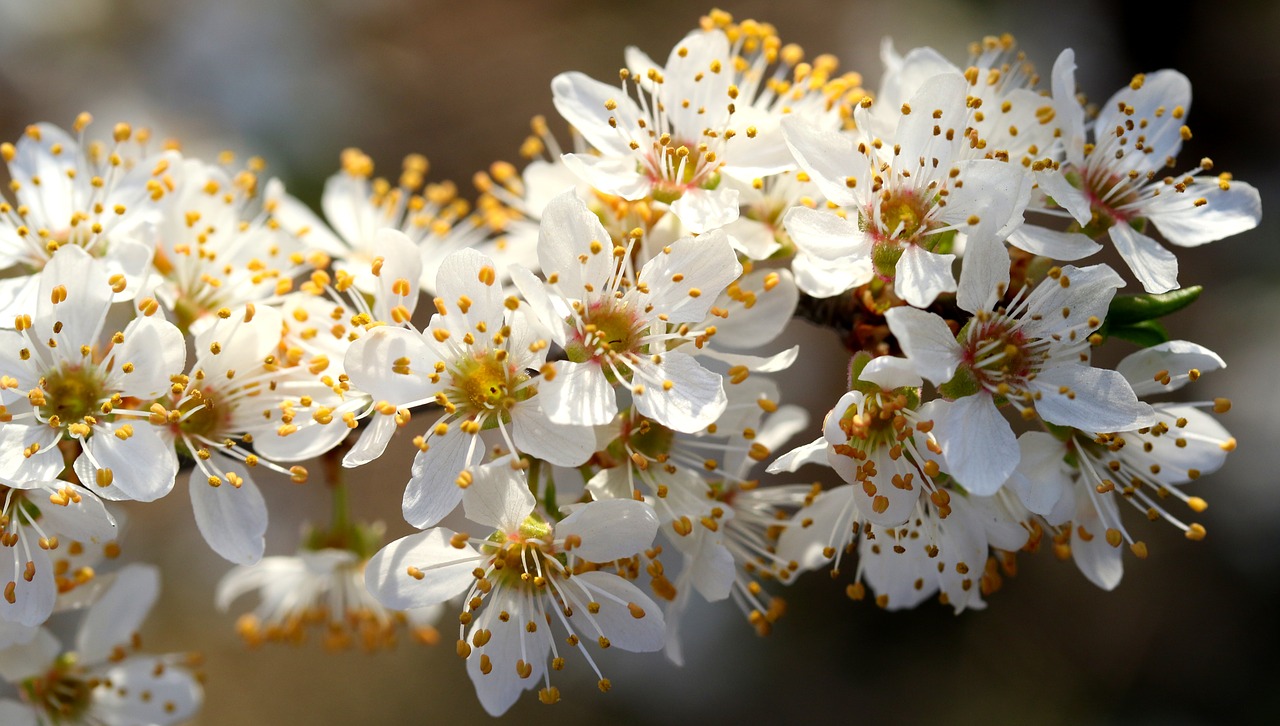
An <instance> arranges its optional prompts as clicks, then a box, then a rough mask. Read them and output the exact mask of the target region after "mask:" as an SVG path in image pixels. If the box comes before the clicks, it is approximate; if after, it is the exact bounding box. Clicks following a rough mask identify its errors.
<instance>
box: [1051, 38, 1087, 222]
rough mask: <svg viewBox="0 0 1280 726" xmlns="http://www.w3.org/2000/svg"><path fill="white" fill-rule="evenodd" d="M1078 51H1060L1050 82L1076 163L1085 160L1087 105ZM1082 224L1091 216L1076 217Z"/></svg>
mask: <svg viewBox="0 0 1280 726" xmlns="http://www.w3.org/2000/svg"><path fill="white" fill-rule="evenodd" d="M1075 73H1076V54H1075V51H1073V50H1072V49H1070V48H1067V49H1066V50H1064V51H1062V52H1061V53H1059V54H1058V57H1057V59H1056V60H1054V62H1053V71H1052V74H1051V78H1050V82H1051V85H1052V89H1053V105H1054V108H1055V109H1056V110H1057V114H1056V118H1057V121H1058V126H1059V127H1060V128H1061V129H1062V141H1063V144H1064V145H1065V146H1066V150H1067V159H1068V160H1070V161H1071V162H1072V163H1073V164H1076V165H1080V164H1083V163H1084V108H1083V107H1082V106H1081V105H1080V101H1079V100H1078V99H1077V97H1076V78H1075ZM1076 221H1078V222H1080V224H1088V223H1089V217H1088V216H1087V215H1086V216H1085V218H1084V219H1079V218H1077V220H1076Z"/></svg>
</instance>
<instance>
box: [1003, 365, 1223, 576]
mask: <svg viewBox="0 0 1280 726" xmlns="http://www.w3.org/2000/svg"><path fill="white" fill-rule="evenodd" d="M1225 366H1226V364H1225V363H1223V362H1222V359H1221V358H1219V357H1218V356H1217V355H1216V354H1215V353H1214V352H1213V351H1211V350H1209V349H1207V348H1205V347H1203V346H1200V345H1196V344H1195V343H1190V342H1187V341H1182V340H1174V341H1170V342H1168V343H1162V344H1160V345H1157V346H1153V347H1151V348H1147V349H1144V350H1140V351H1138V352H1136V353H1133V354H1131V355H1129V356H1128V357H1126V358H1125V359H1124V360H1123V361H1121V362H1120V365H1119V366H1118V367H1117V370H1118V371H1119V373H1120V374H1121V375H1123V376H1124V377H1125V378H1126V379H1127V380H1128V381H1129V382H1130V383H1131V384H1132V386H1133V390H1134V392H1135V393H1137V394H1139V395H1143V396H1150V395H1155V394H1161V393H1168V392H1171V391H1175V390H1178V389H1180V388H1182V387H1183V386H1184V385H1186V384H1187V383H1188V382H1190V381H1194V380H1196V379H1198V378H1199V377H1200V375H1201V374H1202V373H1207V372H1209V371H1213V370H1217V369H1219V368H1223V367H1225ZM1152 406H1153V408H1154V410H1155V420H1154V423H1153V424H1152V425H1150V426H1145V427H1142V428H1135V429H1130V430H1126V431H1120V432H1116V433H1106V432H1096V433H1095V432H1091V431H1085V432H1081V431H1076V432H1072V433H1071V435H1070V436H1069V438H1068V439H1067V440H1066V441H1062V440H1060V439H1058V438H1055V437H1052V436H1050V435H1048V434H1044V433H1038V432H1029V433H1026V434H1023V436H1022V437H1021V439H1020V440H1019V444H1020V445H1021V447H1022V450H1023V458H1024V462H1023V463H1022V464H1020V465H1019V467H1018V472H1017V473H1016V474H1015V476H1014V478H1013V480H1012V483H1013V484H1014V486H1015V488H1016V489H1017V491H1018V494H1019V497H1020V498H1021V499H1022V500H1023V501H1024V503H1026V504H1027V508H1028V509H1031V510H1032V511H1033V512H1036V513H1037V514H1040V515H1043V517H1044V519H1045V520H1046V521H1047V523H1048V524H1049V525H1050V527H1052V528H1053V529H1054V538H1055V543H1056V544H1057V545H1058V546H1059V547H1065V548H1069V549H1070V552H1071V556H1072V557H1073V559H1074V560H1075V562H1076V565H1077V566H1078V567H1079V568H1080V571H1081V572H1083V573H1084V574H1085V576H1086V577H1088V578H1089V580H1090V581H1091V582H1093V583H1094V584H1095V585H1097V586H1099V587H1101V588H1103V589H1107V590H1110V589H1112V588H1114V587H1115V586H1116V585H1118V584H1119V582H1120V577H1121V575H1122V573H1123V564H1122V562H1121V553H1122V552H1121V549H1120V546H1121V544H1123V543H1126V542H1127V543H1128V544H1129V548H1130V549H1131V550H1132V551H1133V552H1134V554H1135V555H1137V556H1138V557H1139V558H1143V557H1146V554H1147V547H1146V544H1145V543H1144V542H1142V541H1141V540H1137V539H1135V538H1134V537H1133V536H1132V535H1131V534H1130V532H1129V530H1128V529H1127V528H1126V527H1125V526H1124V523H1123V522H1122V521H1121V519H1120V512H1119V510H1118V502H1120V501H1124V502H1128V503H1129V504H1131V505H1133V506H1134V507H1135V508H1136V509H1138V510H1139V511H1140V512H1142V513H1143V515H1144V516H1146V517H1148V518H1150V519H1153V520H1157V519H1163V520H1165V521H1167V522H1169V523H1171V524H1173V525H1174V526H1175V527H1177V528H1178V529H1179V530H1181V531H1182V532H1183V534H1185V535H1186V537H1187V538H1188V539H1191V540H1200V539H1203V538H1204V536H1205V529H1204V527H1203V526H1202V525H1200V524H1197V523H1194V522H1192V523H1187V522H1184V521H1183V520H1182V519H1181V518H1179V517H1178V516H1176V515H1175V514H1173V513H1172V512H1170V511H1169V509H1168V508H1167V507H1166V505H1165V502H1166V501H1168V500H1171V499H1173V500H1178V501H1180V502H1182V503H1183V504H1185V505H1186V506H1187V507H1188V508H1189V509H1190V510H1191V511H1192V512H1195V513H1200V512H1203V511H1204V510H1205V509H1206V508H1207V507H1208V504H1207V503H1206V502H1205V501H1204V500H1203V499H1201V498H1200V497H1192V496H1188V495H1187V494H1185V493H1184V492H1183V491H1182V489H1181V487H1182V486H1183V485H1185V484H1188V483H1190V482H1192V481H1195V480H1197V479H1199V478H1200V477H1201V476H1202V475H1204V474H1209V473H1212V472H1213V471H1216V470H1217V469H1218V468H1219V467H1221V466H1222V464H1223V462H1224V461H1225V460H1226V457H1227V454H1228V453H1230V452H1231V451H1233V450H1235V448H1236V440H1235V439H1234V438H1233V437H1232V436H1231V435H1230V434H1229V433H1228V432H1227V430H1226V429H1225V428H1223V427H1222V425H1221V424H1219V423H1218V422H1217V421H1216V420H1215V419H1214V418H1213V417H1211V416H1209V415H1208V414H1207V413H1206V412H1205V411H1204V410H1202V409H1206V408H1212V409H1213V410H1214V411H1215V412H1217V413H1223V412H1225V411H1227V410H1228V409H1229V408H1230V402H1229V401H1227V400H1225V399H1215V400H1213V401H1202V402H1192V403H1155V404H1152ZM1068 462H1069V463H1068Z"/></svg>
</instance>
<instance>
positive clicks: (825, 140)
mask: <svg viewBox="0 0 1280 726" xmlns="http://www.w3.org/2000/svg"><path fill="white" fill-rule="evenodd" d="M782 135H783V138H784V139H785V140H786V142H787V146H788V147H789V148H790V149H791V153H792V154H794V155H795V157H796V161H798V162H799V163H800V166H801V167H803V168H804V170H805V171H806V172H808V173H809V176H810V177H811V178H812V179H813V181H814V183H815V184H817V185H818V188H819V189H821V190H822V193H823V195H825V196H826V198H827V199H830V200H831V201H833V202H835V203H836V204H839V205H840V206H842V207H856V206H860V205H861V202H862V200H861V197H860V196H859V194H858V193H856V192H855V191H854V190H855V189H857V188H858V187H857V186H854V187H850V186H849V185H848V184H847V183H846V181H845V180H846V179H847V178H849V177H852V178H854V179H857V183H858V184H860V185H862V186H864V187H867V188H869V186H868V185H870V183H871V178H870V177H871V168H870V165H869V163H868V161H867V158H866V157H865V156H863V155H862V154H859V153H857V151H856V150H855V147H854V142H853V139H851V138H850V137H848V136H846V135H844V134H842V133H840V132H838V131H835V130H832V129H826V128H822V127H821V126H819V125H817V124H816V123H814V122H813V121H812V120H811V119H808V118H804V117H803V116H801V115H799V114H788V115H787V116H786V117H785V118H783V119H782Z"/></svg>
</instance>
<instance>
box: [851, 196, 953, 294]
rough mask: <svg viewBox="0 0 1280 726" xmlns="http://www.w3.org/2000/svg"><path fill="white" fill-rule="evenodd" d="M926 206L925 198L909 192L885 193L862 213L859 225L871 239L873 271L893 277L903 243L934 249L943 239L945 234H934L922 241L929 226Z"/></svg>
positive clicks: (927, 207) (882, 275)
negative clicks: (875, 204)
mask: <svg viewBox="0 0 1280 726" xmlns="http://www.w3.org/2000/svg"><path fill="white" fill-rule="evenodd" d="M928 213H929V205H928V204H927V203H926V200H924V199H922V198H920V197H919V196H917V195H916V194H915V193H913V192H910V191H898V192H887V193H885V194H884V195H883V196H882V197H881V198H880V201H879V208H878V209H872V210H870V212H869V213H867V214H866V215H864V216H863V218H862V219H861V222H860V226H861V227H862V229H863V231H864V232H866V233H867V234H869V235H870V236H871V238H872V240H873V243H872V248H871V261H872V263H873V264H874V265H875V268H876V272H877V273H879V275H880V276H881V277H883V278H885V279H886V280H892V279H893V277H894V272H895V270H896V269H897V266H898V260H899V259H901V258H902V253H903V251H904V250H905V249H906V248H905V247H904V245H906V244H917V245H921V246H922V247H925V248H926V249H928V250H930V251H933V250H934V248H936V247H938V246H939V245H941V244H942V243H943V242H944V238H945V237H946V235H941V234H940V235H936V236H935V239H933V240H931V241H930V244H928V245H926V244H924V240H925V236H926V235H928V233H929V230H930V229H931V228H932V225H931V224H930V223H929V221H928V219H927V218H926V217H927V215H928Z"/></svg>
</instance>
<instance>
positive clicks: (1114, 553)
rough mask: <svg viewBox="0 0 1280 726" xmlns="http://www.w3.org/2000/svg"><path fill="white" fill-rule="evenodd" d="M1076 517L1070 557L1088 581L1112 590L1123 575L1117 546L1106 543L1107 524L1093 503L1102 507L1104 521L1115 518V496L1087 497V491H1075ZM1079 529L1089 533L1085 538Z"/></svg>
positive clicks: (1112, 520)
mask: <svg viewBox="0 0 1280 726" xmlns="http://www.w3.org/2000/svg"><path fill="white" fill-rule="evenodd" d="M1076 497H1077V501H1076V516H1075V521H1074V522H1072V524H1074V525H1075V527H1074V528H1073V529H1072V536H1071V558H1072V559H1073V560H1075V563H1076V567H1079V568H1080V572H1082V573H1084V576H1085V577H1087V578H1088V579H1089V582H1092V583H1093V584H1095V585H1097V586H1098V587H1100V588H1102V589H1103V590H1114V589H1115V587H1116V585H1119V584H1120V578H1121V577H1122V576H1123V575H1124V562H1123V561H1122V560H1121V551H1120V548H1119V547H1113V546H1111V543H1109V542H1107V537H1106V534H1107V526H1106V524H1104V520H1103V519H1102V517H1100V516H1099V513H1098V509H1096V508H1095V507H1094V505H1095V503H1096V504H1097V505H1098V506H1100V507H1101V508H1102V510H1103V511H1104V512H1105V514H1106V520H1105V521H1108V522H1116V521H1119V513H1118V512H1116V504H1115V499H1113V498H1112V497H1111V496H1109V495H1108V496H1099V497H1091V496H1089V494H1088V493H1083V492H1082V493H1077V494H1076ZM1081 530H1083V531H1085V532H1086V533H1088V534H1089V535H1091V536H1090V537H1089V539H1088V540H1085V539H1084V538H1083V537H1081V536H1080V535H1079V532H1080V531H1081Z"/></svg>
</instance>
